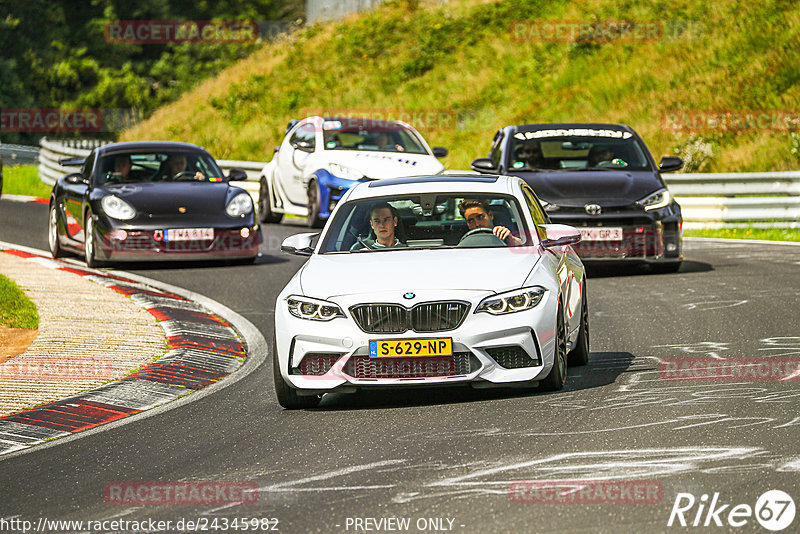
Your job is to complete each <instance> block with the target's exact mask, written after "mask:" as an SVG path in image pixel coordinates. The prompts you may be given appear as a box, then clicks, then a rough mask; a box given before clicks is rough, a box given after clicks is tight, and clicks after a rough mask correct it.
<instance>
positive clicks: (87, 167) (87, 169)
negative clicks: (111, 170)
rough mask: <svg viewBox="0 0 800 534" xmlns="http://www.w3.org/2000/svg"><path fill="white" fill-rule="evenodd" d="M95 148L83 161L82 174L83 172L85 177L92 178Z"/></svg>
mask: <svg viewBox="0 0 800 534" xmlns="http://www.w3.org/2000/svg"><path fill="white" fill-rule="evenodd" d="M94 156H95V153H94V150H92V153H91V154H89V156H88V157H87V158H86V161H84V162H83V167H81V174H83V177H84V178H87V179H90V180H91V178H92V169H93V168H94Z"/></svg>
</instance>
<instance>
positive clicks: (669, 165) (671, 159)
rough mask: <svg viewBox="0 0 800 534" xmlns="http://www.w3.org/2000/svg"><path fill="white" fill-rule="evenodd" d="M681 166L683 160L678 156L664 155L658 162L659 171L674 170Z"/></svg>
mask: <svg viewBox="0 0 800 534" xmlns="http://www.w3.org/2000/svg"><path fill="white" fill-rule="evenodd" d="M682 168H683V160H682V159H681V158H679V157H678V156H664V157H663V158H661V162H660V163H659V164H658V170H659V171H661V172H675V171H679V170H681V169H682Z"/></svg>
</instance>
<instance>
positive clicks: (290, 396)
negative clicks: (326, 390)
mask: <svg viewBox="0 0 800 534" xmlns="http://www.w3.org/2000/svg"><path fill="white" fill-rule="evenodd" d="M277 348H278V344H277V342H276V339H275V335H274V334H273V336H272V378H273V381H274V382H275V395H276V396H277V397H278V404H280V405H281V406H283V407H284V408H286V409H287V410H299V409H302V408H316V407H317V405H319V402H320V401H321V400H322V397H321V396H319V395H298V394H297V391H296V390H295V389H293V388H292V387H290V386H289V384H287V383H286V381H285V380H284V379H283V376H281V368H280V365H281V364H280V362H279V361H278V351H277Z"/></svg>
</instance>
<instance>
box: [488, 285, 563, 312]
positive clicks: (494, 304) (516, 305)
mask: <svg viewBox="0 0 800 534" xmlns="http://www.w3.org/2000/svg"><path fill="white" fill-rule="evenodd" d="M546 292H547V290H546V289H545V288H543V287H541V286H534V287H525V288H522V289H515V290H514V291H508V292H507V293H501V294H499V295H492V296H491V297H486V298H485V299H483V300H482V301H481V303H480V304H478V307H477V308H475V313H480V312H485V313H491V314H492V315H504V314H506V313H516V312H521V311H525V310H530V309H531V308H534V307H535V306H536V305H537V304H539V302H541V300H542V297H544V294H545V293H546Z"/></svg>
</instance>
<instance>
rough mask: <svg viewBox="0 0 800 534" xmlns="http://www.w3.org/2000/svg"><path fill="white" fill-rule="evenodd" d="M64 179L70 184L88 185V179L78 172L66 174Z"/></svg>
mask: <svg viewBox="0 0 800 534" xmlns="http://www.w3.org/2000/svg"><path fill="white" fill-rule="evenodd" d="M64 181H65V182H67V183H68V184H71V185H89V179H88V178H86V177H85V176H84V175H82V174H81V173H79V172H76V173H73V174H68V175H67V176H65V177H64Z"/></svg>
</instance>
